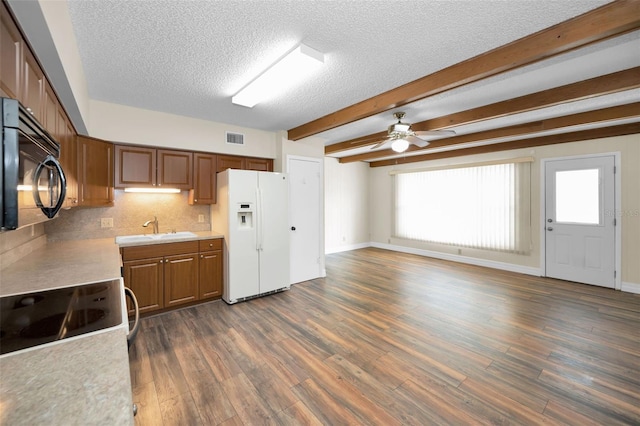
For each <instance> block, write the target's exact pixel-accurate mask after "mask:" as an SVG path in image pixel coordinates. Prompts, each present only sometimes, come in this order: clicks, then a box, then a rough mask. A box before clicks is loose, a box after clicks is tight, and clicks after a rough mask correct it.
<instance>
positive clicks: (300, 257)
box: [288, 157, 322, 284]
mask: <svg viewBox="0 0 640 426" xmlns="http://www.w3.org/2000/svg"><path fill="white" fill-rule="evenodd" d="M288 174H289V191H290V197H289V201H290V208H291V210H290V212H291V215H290V217H291V277H290V278H291V284H294V283H299V282H302V281H307V280H310V279H313V278H318V277H320V276H322V265H321V260H320V256H321V252H322V251H321V250H322V247H321V239H320V238H321V235H322V222H321V219H322V216H321V213H322V204H321V196H322V194H321V182H320V179H321V176H322V174H321V162H320V160H318V159H314V158H309V159H305V158H298V157H296V158H289V160H288Z"/></svg>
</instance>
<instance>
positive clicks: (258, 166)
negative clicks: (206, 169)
mask: <svg viewBox="0 0 640 426" xmlns="http://www.w3.org/2000/svg"><path fill="white" fill-rule="evenodd" d="M227 169H240V170H257V171H260V172H272V171H273V160H271V159H268V158H253V157H240V156H236V155H218V172H223V171H225V170H227Z"/></svg>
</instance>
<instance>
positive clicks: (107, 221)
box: [100, 217, 113, 228]
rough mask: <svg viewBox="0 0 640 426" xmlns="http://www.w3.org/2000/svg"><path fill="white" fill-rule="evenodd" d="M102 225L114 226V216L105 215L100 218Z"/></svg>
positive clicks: (104, 226)
mask: <svg viewBox="0 0 640 426" xmlns="http://www.w3.org/2000/svg"><path fill="white" fill-rule="evenodd" d="M100 227H101V228H113V218H112V217H103V218H102V219H100Z"/></svg>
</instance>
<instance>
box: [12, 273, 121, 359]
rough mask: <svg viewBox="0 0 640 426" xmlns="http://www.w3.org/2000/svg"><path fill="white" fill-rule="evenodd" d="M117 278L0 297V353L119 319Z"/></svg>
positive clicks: (104, 324) (108, 324) (87, 330)
mask: <svg viewBox="0 0 640 426" xmlns="http://www.w3.org/2000/svg"><path fill="white" fill-rule="evenodd" d="M122 297H123V294H122V290H121V287H120V280H119V279H115V280H110V281H104V282H99V283H92V284H84V285H80V286H75V287H64V288H59V289H55V290H48V291H41V292H37V293H29V294H19V295H14V296H6V297H2V298H0V354H6V353H9V352H14V351H18V350H21V349H26V348H30V347H33V346H38V345H42V344H45V343H50V342H54V341H56V340H61V339H66V338H69V337H73V336H78V335H81V334H85V333H90V332H92V331H97V330H102V329H105V328H109V327H113V326H116V325H119V324H121V323H122Z"/></svg>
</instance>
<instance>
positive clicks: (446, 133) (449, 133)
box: [414, 130, 456, 136]
mask: <svg viewBox="0 0 640 426" xmlns="http://www.w3.org/2000/svg"><path fill="white" fill-rule="evenodd" d="M414 133H415V134H416V135H418V136H453V135H455V134H456V132H454V131H453V130H421V131H417V132H414Z"/></svg>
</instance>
